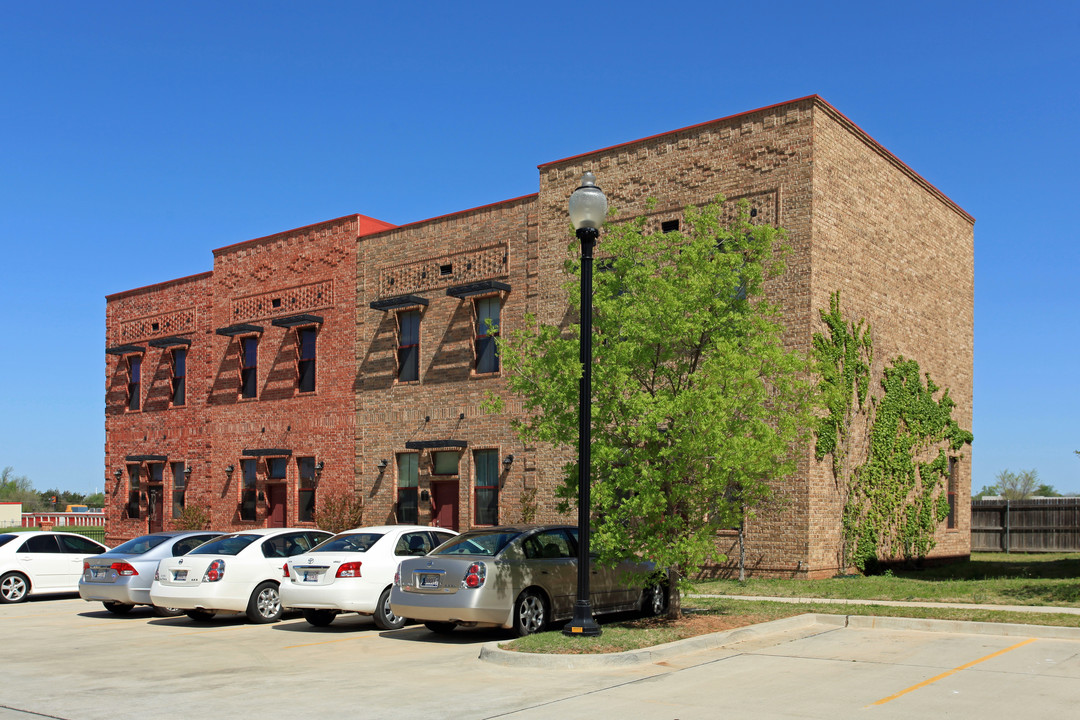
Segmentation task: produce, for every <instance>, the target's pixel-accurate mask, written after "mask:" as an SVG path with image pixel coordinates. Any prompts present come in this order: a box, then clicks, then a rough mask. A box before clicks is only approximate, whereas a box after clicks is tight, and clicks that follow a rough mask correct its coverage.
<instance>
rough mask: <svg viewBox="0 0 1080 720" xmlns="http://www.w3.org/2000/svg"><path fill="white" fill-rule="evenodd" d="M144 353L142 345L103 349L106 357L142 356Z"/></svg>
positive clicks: (115, 346)
mask: <svg viewBox="0 0 1080 720" xmlns="http://www.w3.org/2000/svg"><path fill="white" fill-rule="evenodd" d="M145 352H146V348H144V347H143V346H142V345H114V346H112V347H108V348H105V353H106V354H107V355H142V354H143V353H145Z"/></svg>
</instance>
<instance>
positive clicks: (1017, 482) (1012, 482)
mask: <svg viewBox="0 0 1080 720" xmlns="http://www.w3.org/2000/svg"><path fill="white" fill-rule="evenodd" d="M986 497H1003V498H1005V499H1006V500H1027V499H1028V498H1033V497H1063V496H1062V494H1061V493H1059V492H1058V491H1057V490H1055V489H1054V486H1053V485H1048V484H1046V483H1044V482H1039V472H1038V471H1037V470H1035V469H1034V468H1032V469H1031V470H1021V471H1020V472H1013V471H1012V470H1002V471H1001V472H999V473H998V474H997V482H996V483H994V484H993V485H984V486H983V488H982V490H980V491H979V492H977V493H976V494H975V495H974V496H973V499H975V500H982V499H983V498H986Z"/></svg>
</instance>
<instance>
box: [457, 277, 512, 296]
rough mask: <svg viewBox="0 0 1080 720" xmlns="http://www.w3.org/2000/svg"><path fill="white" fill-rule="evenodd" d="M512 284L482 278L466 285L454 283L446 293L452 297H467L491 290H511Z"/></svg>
mask: <svg viewBox="0 0 1080 720" xmlns="http://www.w3.org/2000/svg"><path fill="white" fill-rule="evenodd" d="M509 291H510V286H509V285H508V284H506V283H504V282H499V281H498V280H481V281H479V282H474V283H468V284H466V285H454V286H453V287H448V288H446V294H447V295H449V296H450V297H456V298H467V297H472V296H473V295H483V294H484V293H490V292H509Z"/></svg>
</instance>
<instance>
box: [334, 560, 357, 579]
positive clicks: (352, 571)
mask: <svg viewBox="0 0 1080 720" xmlns="http://www.w3.org/2000/svg"><path fill="white" fill-rule="evenodd" d="M362 564H363V563H359V562H347V563H342V564H341V567H339V568H338V571H337V575H336V576H335V577H340V578H358V577H360V566H361V565H362Z"/></svg>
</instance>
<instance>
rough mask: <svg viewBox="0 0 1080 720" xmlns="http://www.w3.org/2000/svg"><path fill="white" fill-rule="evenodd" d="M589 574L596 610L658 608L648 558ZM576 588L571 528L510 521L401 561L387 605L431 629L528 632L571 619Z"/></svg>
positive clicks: (658, 589)
mask: <svg viewBox="0 0 1080 720" xmlns="http://www.w3.org/2000/svg"><path fill="white" fill-rule="evenodd" d="M591 572H592V574H591V577H590V580H589V589H590V599H591V602H592V607H593V612H594V613H596V614H598V615H599V614H602V613H612V612H622V611H628V610H644V611H646V612H650V613H658V612H660V611H661V610H663V609H664V606H665V604H666V601H667V593H666V591H665V590H664V588H663V586H662V585H660V584H652V583H649V582H647V581H646V579H647V578H648V577H649V576H650V575H652V574H653V572H654V567H653V565H652V563H648V562H633V561H624V562H622V563H620V564H619V565H618V566H616V567H604V566H600V565H596V564H593V566H592V568H591ZM634 578H636V580H634ZM576 593H577V528H576V527H573V526H570V525H541V526H529V525H513V526H505V527H495V528H485V529H482V530H472V531H470V532H467V533H464V534H462V535H458V536H457V537H455V538H453V539H451V540H449V541H447V542H445V543H443V544H442V545H440V546H439V547H437V548H436V549H435V550H433V551H432V552H431V553H430V554H429V555H427V556H426V557H422V558H411V559H408V560H404V561H402V563H401V565H400V566H399V568H398V573H397V577H396V578H395V582H394V587H393V589H392V590H391V592H390V607H391V608H392V609H393V612H394V614H395V615H399V616H401V617H407V618H412V619H415V620H420V621H422V622H423V623H424V624H425V625H426V626H427V627H428V629H430V630H432V631H434V632H449V631H451V630H453V629H454V628H455V627H457V626H462V627H502V628H509V629H512V630H513V631H514V632H515V633H516V634H518V635H528V634H530V633H534V632H539V631H541V630H543V629H544V628H546V627H547V626H548V625H549V624H550V623H552V622H554V621H557V620H562V619H569V618H571V617H572V616H573V610H574V602H575V600H576Z"/></svg>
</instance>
